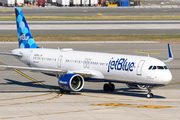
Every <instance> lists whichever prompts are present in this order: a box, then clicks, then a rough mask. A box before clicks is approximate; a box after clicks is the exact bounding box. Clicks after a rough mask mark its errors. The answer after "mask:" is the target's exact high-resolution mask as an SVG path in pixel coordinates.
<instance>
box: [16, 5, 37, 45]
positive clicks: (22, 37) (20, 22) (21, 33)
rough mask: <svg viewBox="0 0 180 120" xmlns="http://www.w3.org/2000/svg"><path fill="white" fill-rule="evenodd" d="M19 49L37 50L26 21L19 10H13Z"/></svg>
mask: <svg viewBox="0 0 180 120" xmlns="http://www.w3.org/2000/svg"><path fill="white" fill-rule="evenodd" d="M15 14H16V25H17V34H18V41H19V48H39V47H38V46H37V45H36V43H35V42H34V39H33V37H32V34H31V31H30V29H29V27H28V24H27V22H26V19H25V17H24V15H23V12H22V10H21V9H20V8H15Z"/></svg>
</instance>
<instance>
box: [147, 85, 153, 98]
mask: <svg viewBox="0 0 180 120" xmlns="http://www.w3.org/2000/svg"><path fill="white" fill-rule="evenodd" d="M147 90H148V93H147V96H146V97H147V98H153V96H154V95H153V94H152V93H151V88H150V86H147Z"/></svg>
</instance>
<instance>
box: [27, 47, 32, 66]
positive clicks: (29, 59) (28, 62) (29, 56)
mask: <svg viewBox="0 0 180 120" xmlns="http://www.w3.org/2000/svg"><path fill="white" fill-rule="evenodd" d="M32 53H33V51H32V50H31V51H29V52H28V54H27V65H28V66H30V65H31V64H30V62H31V55H32Z"/></svg>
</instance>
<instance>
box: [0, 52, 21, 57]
mask: <svg viewBox="0 0 180 120" xmlns="http://www.w3.org/2000/svg"><path fill="white" fill-rule="evenodd" d="M0 54H3V55H13V56H18V57H22V54H15V53H5V52H0Z"/></svg>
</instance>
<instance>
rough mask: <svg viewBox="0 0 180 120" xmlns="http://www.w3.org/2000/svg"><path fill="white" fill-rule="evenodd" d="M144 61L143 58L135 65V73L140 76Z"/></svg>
mask: <svg viewBox="0 0 180 120" xmlns="http://www.w3.org/2000/svg"><path fill="white" fill-rule="evenodd" d="M144 62H145V60H141V61H140V62H139V64H138V66H137V69H136V73H137V75H139V76H141V75H142V67H143V65H144Z"/></svg>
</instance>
